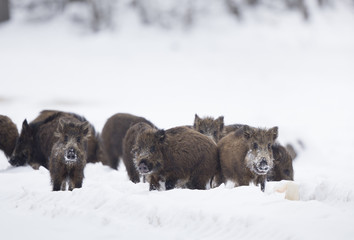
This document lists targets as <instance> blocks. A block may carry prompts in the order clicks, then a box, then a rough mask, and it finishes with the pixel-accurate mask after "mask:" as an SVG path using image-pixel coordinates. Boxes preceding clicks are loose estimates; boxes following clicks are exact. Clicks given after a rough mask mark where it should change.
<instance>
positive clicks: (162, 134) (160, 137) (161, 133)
mask: <svg viewBox="0 0 354 240" xmlns="http://www.w3.org/2000/svg"><path fill="white" fill-rule="evenodd" d="M155 136H156V138H157V140H158V141H159V142H160V143H162V142H163V141H164V140H165V137H166V134H165V130H163V129H160V130H157V131H156V133H155Z"/></svg>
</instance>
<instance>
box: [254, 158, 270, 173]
mask: <svg viewBox="0 0 354 240" xmlns="http://www.w3.org/2000/svg"><path fill="white" fill-rule="evenodd" d="M269 170H270V167H269V165H268V164H267V163H266V162H265V163H264V162H263V161H261V162H260V163H259V164H256V163H255V164H253V171H254V172H255V173H256V174H258V175H266V174H267V173H268V171H269Z"/></svg>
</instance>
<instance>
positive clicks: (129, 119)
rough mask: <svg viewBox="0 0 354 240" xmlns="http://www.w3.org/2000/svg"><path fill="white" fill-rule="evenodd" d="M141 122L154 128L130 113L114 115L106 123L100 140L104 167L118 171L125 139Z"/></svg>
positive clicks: (141, 118) (146, 121) (143, 119)
mask: <svg viewBox="0 0 354 240" xmlns="http://www.w3.org/2000/svg"><path fill="white" fill-rule="evenodd" d="M139 122H144V123H147V124H149V125H151V126H154V125H153V124H152V123H151V122H150V121H148V120H146V119H145V118H143V117H138V116H134V115H132V114H128V113H117V114H114V115H113V116H111V117H110V118H109V119H108V120H107V121H106V123H105V125H104V126H103V129H102V133H101V140H100V150H101V153H100V160H101V162H102V163H103V164H104V165H107V166H110V167H111V168H113V169H118V166H119V161H120V158H121V157H122V155H123V138H124V136H125V134H126V132H127V131H128V129H129V128H130V127H131V126H133V125H134V124H136V123H139Z"/></svg>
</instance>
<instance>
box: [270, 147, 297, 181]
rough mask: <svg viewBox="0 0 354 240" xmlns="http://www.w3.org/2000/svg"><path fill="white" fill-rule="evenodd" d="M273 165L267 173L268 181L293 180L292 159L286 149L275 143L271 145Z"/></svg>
mask: <svg viewBox="0 0 354 240" xmlns="http://www.w3.org/2000/svg"><path fill="white" fill-rule="evenodd" d="M272 151H273V157H274V167H273V169H271V170H270V171H269V172H268V174H267V179H268V181H281V180H291V181H293V180H294V169H293V159H292V157H291V154H290V153H289V152H288V150H287V149H286V148H285V147H283V146H282V145H280V144H279V143H275V144H274V145H273V146H272Z"/></svg>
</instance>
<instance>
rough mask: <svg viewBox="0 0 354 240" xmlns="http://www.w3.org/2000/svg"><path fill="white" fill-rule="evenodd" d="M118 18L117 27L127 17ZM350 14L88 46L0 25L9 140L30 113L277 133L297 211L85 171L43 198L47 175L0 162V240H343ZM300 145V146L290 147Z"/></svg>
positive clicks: (219, 25) (243, 193)
mask: <svg viewBox="0 0 354 240" xmlns="http://www.w3.org/2000/svg"><path fill="white" fill-rule="evenodd" d="M127 17H129V16H127ZM353 63H354V14H353V10H352V9H351V10H350V9H337V10H335V11H326V10H325V11H323V12H321V13H319V12H315V13H314V16H313V18H312V19H311V20H310V21H309V22H308V23H306V22H303V21H302V20H301V19H299V18H298V17H295V16H292V15H290V16H288V17H282V18H279V19H278V18H272V17H269V16H264V18H262V17H259V18H251V19H250V20H248V21H244V22H241V23H240V22H237V21H235V20H234V19H231V18H227V17H220V18H218V19H217V20H216V19H215V18H214V19H206V20H205V22H204V23H200V24H199V25H198V26H197V27H195V28H194V29H189V30H180V29H175V30H163V29H160V28H157V27H141V25H139V24H138V23H136V21H135V22H134V20H132V21H131V22H127V21H126V22H125V24H120V25H119V26H118V27H117V29H116V30H114V31H104V32H101V33H98V34H90V33H88V32H85V31H81V30H79V29H78V27H77V26H73V25H71V24H70V22H68V21H67V20H66V18H64V17H63V18H57V19H55V20H52V21H48V22H47V23H40V24H39V23H26V21H25V18H24V17H23V16H22V15H21V14H20V13H15V15H14V19H13V21H12V22H10V23H6V24H2V25H0V83H1V87H0V114H4V115H7V116H9V117H10V118H11V119H12V120H13V121H14V122H15V123H16V124H17V126H18V128H19V129H20V128H21V125H22V121H23V120H24V119H25V118H27V120H29V121H31V120H32V119H34V118H35V117H36V116H37V114H38V113H39V112H40V111H41V110H43V109H58V110H64V111H72V112H76V113H78V114H82V115H84V116H85V117H86V118H87V119H88V120H89V121H91V122H92V124H93V125H94V126H95V127H96V130H97V131H99V132H100V131H101V130H102V127H103V125H104V123H105V121H106V120H107V118H109V117H110V116H111V115H113V114H115V113H118V112H129V113H132V114H135V115H139V116H144V117H145V118H147V119H149V120H150V121H152V122H153V123H154V124H155V125H157V126H158V127H160V128H164V129H168V128H170V127H174V126H179V125H186V124H192V122H193V120H194V114H195V113H198V114H199V116H207V115H210V116H214V117H218V116H220V115H223V116H224V117H225V123H226V124H232V123H247V124H249V125H252V126H257V127H268V128H270V127H273V126H279V141H280V142H281V143H282V144H286V143H288V142H290V143H293V144H294V146H295V147H296V148H297V149H298V150H299V155H298V158H297V159H296V160H295V162H294V171H295V182H296V184H298V186H299V192H300V201H290V200H286V199H284V193H278V192H276V191H274V188H276V187H277V186H279V184H282V183H276V182H271V183H268V184H267V186H266V191H265V193H263V192H261V191H260V189H259V187H255V186H247V187H239V188H231V187H230V186H229V185H226V186H225V185H222V186H220V187H218V188H215V189H211V190H205V191H200V190H188V189H174V190H171V191H166V192H162V191H160V192H158V191H152V192H149V191H148V188H149V187H148V184H146V183H139V184H133V183H131V182H130V181H129V180H128V177H127V174H126V171H125V168H124V166H122V165H121V166H120V169H119V170H118V171H115V170H112V169H110V168H108V167H106V166H102V164H88V165H87V167H86V169H85V179H84V183H83V187H82V188H81V189H75V190H74V191H72V192H69V191H67V192H52V191H51V185H50V177H49V173H48V171H47V170H46V169H45V168H42V167H41V168H40V169H39V170H38V171H35V170H32V168H30V167H28V166H27V167H18V168H13V167H11V166H10V165H9V164H8V163H7V159H6V158H5V155H4V154H3V153H2V152H1V153H0V212H1V214H0V232H1V236H2V237H1V239H6V240H7V239H36V240H39V239H53V240H55V239H63V238H64V239H74V238H76V239H155V240H156V239H273V240H282V239H294V240H295V239H353V238H354V228H353V224H354V174H353V169H354V134H353V133H354V111H353V110H354V108H353V104H354V94H353V90H354V64H353ZM298 140H301V141H302V142H303V143H304V145H305V148H303V149H302V148H301V147H300V145H299V144H298V143H297V141H298Z"/></svg>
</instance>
